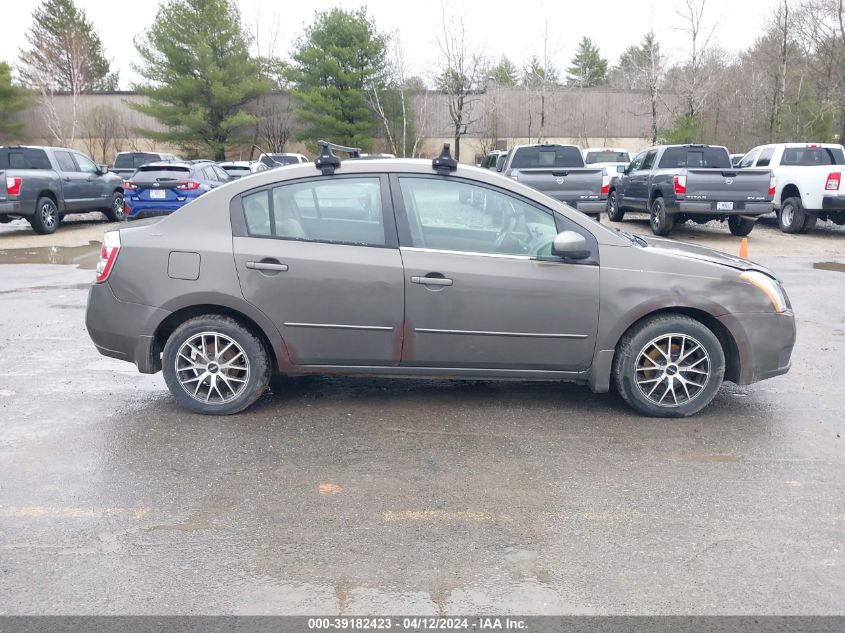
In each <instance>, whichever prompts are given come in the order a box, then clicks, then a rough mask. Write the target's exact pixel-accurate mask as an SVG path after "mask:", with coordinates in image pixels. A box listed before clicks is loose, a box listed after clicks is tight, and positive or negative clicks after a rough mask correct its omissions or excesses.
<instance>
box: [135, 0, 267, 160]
mask: <svg viewBox="0 0 845 633" xmlns="http://www.w3.org/2000/svg"><path fill="white" fill-rule="evenodd" d="M135 47H136V48H137V49H138V54H139V55H140V56H141V60H142V63H141V64H140V65H138V66H136V70H137V71H138V73H139V74H140V75H141V76H142V77H143V78H144V80H145V83H143V84H141V85H138V86H135V89H136V90H137V91H138V93H140V94H142V95H144V96H146V97H148V98H149V102H148V103H137V104H136V103H133V104H131V107H133V108H134V109H136V110H138V111H139V112H143V113H144V114H147V115H149V116H151V117H153V118H155V119H156V120H158V121H160V122H161V123H163V124H164V125H165V126H166V127H167V128H169V129H168V130H167V131H165V132H156V131H152V130H139V131H140V132H141V133H142V134H144V135H145V136H147V137H149V138H152V139H155V140H159V141H163V142H168V143H175V144H179V145H182V146H190V145H192V144H197V143H199V144H202V145H205V146H206V147H208V148H209V149H210V150H211V154H212V155H213V157H214V159H215V160H223V159H224V158H225V157H226V144H227V143H228V142H229V141H230V140H231V139H232V138H233V137H234V135H235V134H236V131H237V129H238V128H242V127H243V126H246V125H248V124H250V123H252V122H254V120H255V117H253V116H252V115H251V114H248V113H247V112H246V111H245V110H244V109H243V107H244V105H245V104H246V103H248V102H249V101H251V100H253V99H255V98H256V97H258V96H260V95H262V94H266V93H267V92H269V91H270V90H271V89H272V84H271V82H270V80H269V79H267V78H266V77H265V76H264V75H265V74H263V73H262V72H261V69H260V67H259V62H258V61H257V60H256V59H254V58H252V57H251V56H250V54H249V35H248V34H247V32H246V31H245V30H244V28H243V25H242V24H241V16H240V13H239V12H238V9H237V7H236V5H235V3H233V2H229V1H227V0H172V1H171V2H168V3H166V4H163V5H162V6H161V7H160V8H159V11H158V15H157V16H156V19H155V22H153V25H152V26H151V27H150V28H149V30H147V32H146V33H145V34H144V35H143V36H142V37H140V38H138V40H137V41H136V43H135Z"/></svg>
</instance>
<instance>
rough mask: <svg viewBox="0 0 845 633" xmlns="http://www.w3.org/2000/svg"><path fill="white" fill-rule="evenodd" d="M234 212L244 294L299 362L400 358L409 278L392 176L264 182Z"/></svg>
mask: <svg viewBox="0 0 845 633" xmlns="http://www.w3.org/2000/svg"><path fill="white" fill-rule="evenodd" d="M232 214H233V218H232V224H233V228H234V233H235V236H234V244H233V245H234V253H235V263H236V266H237V270H238V277H239V279H240V283H241V290H242V291H243V295H244V297H245V298H246V300H247V301H249V302H250V303H252V304H253V305H255V306H256V307H257V308H259V309H260V310H261V311H262V312H264V313H265V314H266V315H268V316H269V317H270V318H271V319H272V320H273V321H274V322H275V324H276V325H277V327H278V328H279V331H280V332H281V334H282V337H283V338H284V341H285V344H286V346H287V349H288V353H289V355H290V358H291V359H292V361H293V362H294V363H295V364H297V365H323V366H343V365H356V366H361V365H377V366H385V365H398V364H399V360H400V354H401V343H402V325H403V319H404V309H405V305H404V281H403V269H402V258H401V256H400V254H399V249H398V240H397V236H396V227H395V222H394V216H393V210H392V205H391V202H390V197H389V194H388V186H387V178H386V176H381V175H366V176H354V177H352V176H327V177H316V178H311V179H307V180H303V181H298V182H294V183H286V184H280V185H277V186H271V187H264V188H261V189H256V190H253V191H251V192H247V193H245V194H243V195H241V196H239V197H238V198H236V200H235V204H233V209H232Z"/></svg>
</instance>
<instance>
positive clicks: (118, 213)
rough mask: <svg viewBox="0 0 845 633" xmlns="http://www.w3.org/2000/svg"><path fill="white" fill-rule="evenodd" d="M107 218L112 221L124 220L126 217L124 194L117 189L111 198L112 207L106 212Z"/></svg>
mask: <svg viewBox="0 0 845 633" xmlns="http://www.w3.org/2000/svg"><path fill="white" fill-rule="evenodd" d="M105 215H106V218H108V219H109V221H111V222H123V221H124V220H125V219H126V203H125V202H124V200H123V194H122V193H120V192H119V191H115V192H114V195H113V196H112V200H111V207H110V208H109V210H108V211H106V212H105Z"/></svg>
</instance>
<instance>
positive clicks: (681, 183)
mask: <svg viewBox="0 0 845 633" xmlns="http://www.w3.org/2000/svg"><path fill="white" fill-rule="evenodd" d="M672 184H673V185H674V186H675V193H676V194H677V195H679V196H683V195H685V194H686V193H687V177H686V176H673V177H672Z"/></svg>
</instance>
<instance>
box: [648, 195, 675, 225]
mask: <svg viewBox="0 0 845 633" xmlns="http://www.w3.org/2000/svg"><path fill="white" fill-rule="evenodd" d="M649 224H651V232H652V233H654V234H655V235H669V233H670V232H671V231H672V224H673V222H672V218H671V217H670V216H669V214H668V213H666V203H664V202H663V198H662V197H660V196H658V197H656V198H655V199H654V200H653V201H652V203H651V214H650V216H649Z"/></svg>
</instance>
